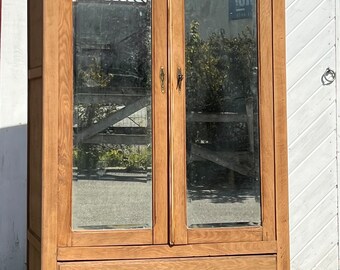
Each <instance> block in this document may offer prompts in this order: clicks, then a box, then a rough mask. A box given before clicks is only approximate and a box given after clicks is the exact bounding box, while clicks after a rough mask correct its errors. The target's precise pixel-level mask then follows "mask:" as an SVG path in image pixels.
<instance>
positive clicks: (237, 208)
mask: <svg viewBox="0 0 340 270" xmlns="http://www.w3.org/2000/svg"><path fill="white" fill-rule="evenodd" d="M145 179H146V174H140V173H137V174H136V173H131V174H130V173H126V172H115V173H109V174H107V175H105V176H104V177H103V179H102V180H78V181H73V226H74V228H80V229H81V228H82V229H95V228H98V229H110V228H117V229H118V228H125V227H150V224H151V220H152V218H151V216H152V214H151V211H152V210H151V209H152V205H151V201H152V183H151V181H145ZM188 215H189V221H190V223H193V224H199V223H227V222H248V221H257V220H258V219H259V217H260V206H259V203H256V202H255V199H254V197H252V196H249V195H248V196H243V197H242V200H240V201H237V202H221V203H212V200H210V199H207V198H205V199H196V200H192V201H191V202H190V203H189V204H188ZM124 225H125V226H124Z"/></svg>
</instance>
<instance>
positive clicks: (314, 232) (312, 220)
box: [286, 0, 339, 270]
mask: <svg viewBox="0 0 340 270" xmlns="http://www.w3.org/2000/svg"><path fill="white" fill-rule="evenodd" d="M336 1H337V0H286V20H287V28H286V29H287V88H288V89H287V98H288V147H289V196H290V198H289V200H290V239H291V267H292V270H309V269H320V270H327V269H331V270H336V269H338V254H339V252H338V245H337V242H338V217H337V203H338V202H337V196H338V191H337V176H338V171H337V167H338V166H337V165H338V163H337V156H336V155H337V151H336V149H337V92H336V85H335V83H334V84H332V85H328V86H324V85H322V82H321V76H322V74H323V73H324V72H325V70H326V68H328V67H329V68H332V69H333V70H335V69H336V61H335V59H336V47H335V41H336V21H335V11H336V10H335V5H336Z"/></svg>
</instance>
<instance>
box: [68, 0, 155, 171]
mask: <svg viewBox="0 0 340 270" xmlns="http://www.w3.org/2000/svg"><path fill="white" fill-rule="evenodd" d="M150 11H151V3H150V2H148V3H143V4H129V5H126V4H124V3H123V4H120V3H114V4H110V5H108V4H105V3H78V4H77V5H75V6H74V13H75V31H74V41H75V42H74V52H75V56H74V89H75V96H76V95H77V94H79V93H82V94H83V93H85V92H86V94H87V95H88V96H89V97H91V89H96V90H97V92H96V93H97V94H98V89H99V90H100V89H103V94H104V93H110V91H112V90H113V89H115V91H119V94H122V93H124V89H127V88H130V89H131V88H135V89H137V88H138V89H151V76H150V75H151V72H150V70H151V25H150V22H151V14H150ZM94 14H95V15H96V16H93V15H94ZM86 17H87V18H86ZM77 20H79V22H77ZM81 24H82V25H81ZM85 24H86V25H85ZM99 29H100V30H99ZM117 89H118V90H117ZM99 94H100V91H99ZM112 94H117V93H114V92H112ZM75 101H76V99H75ZM125 105H126V102H125V101H123V102H122V101H118V102H112V101H111V102H110V103H109V102H104V103H103V102H100V103H99V102H96V101H91V100H90V101H89V102H85V103H81V102H78V103H77V102H75V104H74V122H75V129H74V132H75V134H77V133H79V132H81V131H82V130H84V129H86V128H88V127H90V126H91V125H93V124H95V123H97V122H98V121H100V120H102V119H105V118H106V117H107V116H108V115H110V114H112V113H114V112H115V111H117V110H119V109H121V108H122V107H124V106H125ZM102 132H104V133H105V132H106V131H105V130H103V131H102ZM115 148H119V146H117V145H110V144H92V143H91V144H90V143H84V142H80V143H78V144H77V145H75V151H74V162H75V166H77V167H79V168H80V169H87V170H93V169H95V168H96V167H97V166H98V161H99V160H100V159H101V157H102V156H105V153H106V152H108V151H110V150H112V149H115ZM130 152H132V155H134V154H135V153H134V152H135V151H133V150H131V151H130ZM144 152H145V151H144ZM144 152H143V153H144ZM134 159H136V158H134Z"/></svg>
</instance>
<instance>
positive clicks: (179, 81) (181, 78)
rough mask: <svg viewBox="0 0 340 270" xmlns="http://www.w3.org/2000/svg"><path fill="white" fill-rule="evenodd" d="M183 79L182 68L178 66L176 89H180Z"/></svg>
mask: <svg viewBox="0 0 340 270" xmlns="http://www.w3.org/2000/svg"><path fill="white" fill-rule="evenodd" d="M183 79H184V75H183V74H182V69H181V68H180V67H178V68H177V88H176V89H178V91H181V88H182V81H183Z"/></svg>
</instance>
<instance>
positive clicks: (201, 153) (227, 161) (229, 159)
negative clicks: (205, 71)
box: [187, 98, 258, 177]
mask: <svg viewBox="0 0 340 270" xmlns="http://www.w3.org/2000/svg"><path fill="white" fill-rule="evenodd" d="M187 122H214V123H217V122H219V123H235V122H238V123H242V122H245V123H247V130H248V142H249V151H246V152H245V151H243V152H232V151H213V150H211V149H209V148H207V147H205V146H204V144H200V145H199V144H192V145H191V151H190V153H189V155H188V159H189V160H188V162H189V163H190V162H193V161H197V160H208V161H211V162H213V163H215V164H218V165H220V166H222V167H225V168H228V169H229V170H231V171H235V172H237V173H239V174H241V175H245V176H252V177H254V176H256V175H257V171H258V169H257V166H256V165H255V157H254V107H253V99H252V98H248V99H247V100H246V113H244V114H240V113H229V112H224V113H197V112H196V113H194V112H192V113H188V115H187Z"/></svg>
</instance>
